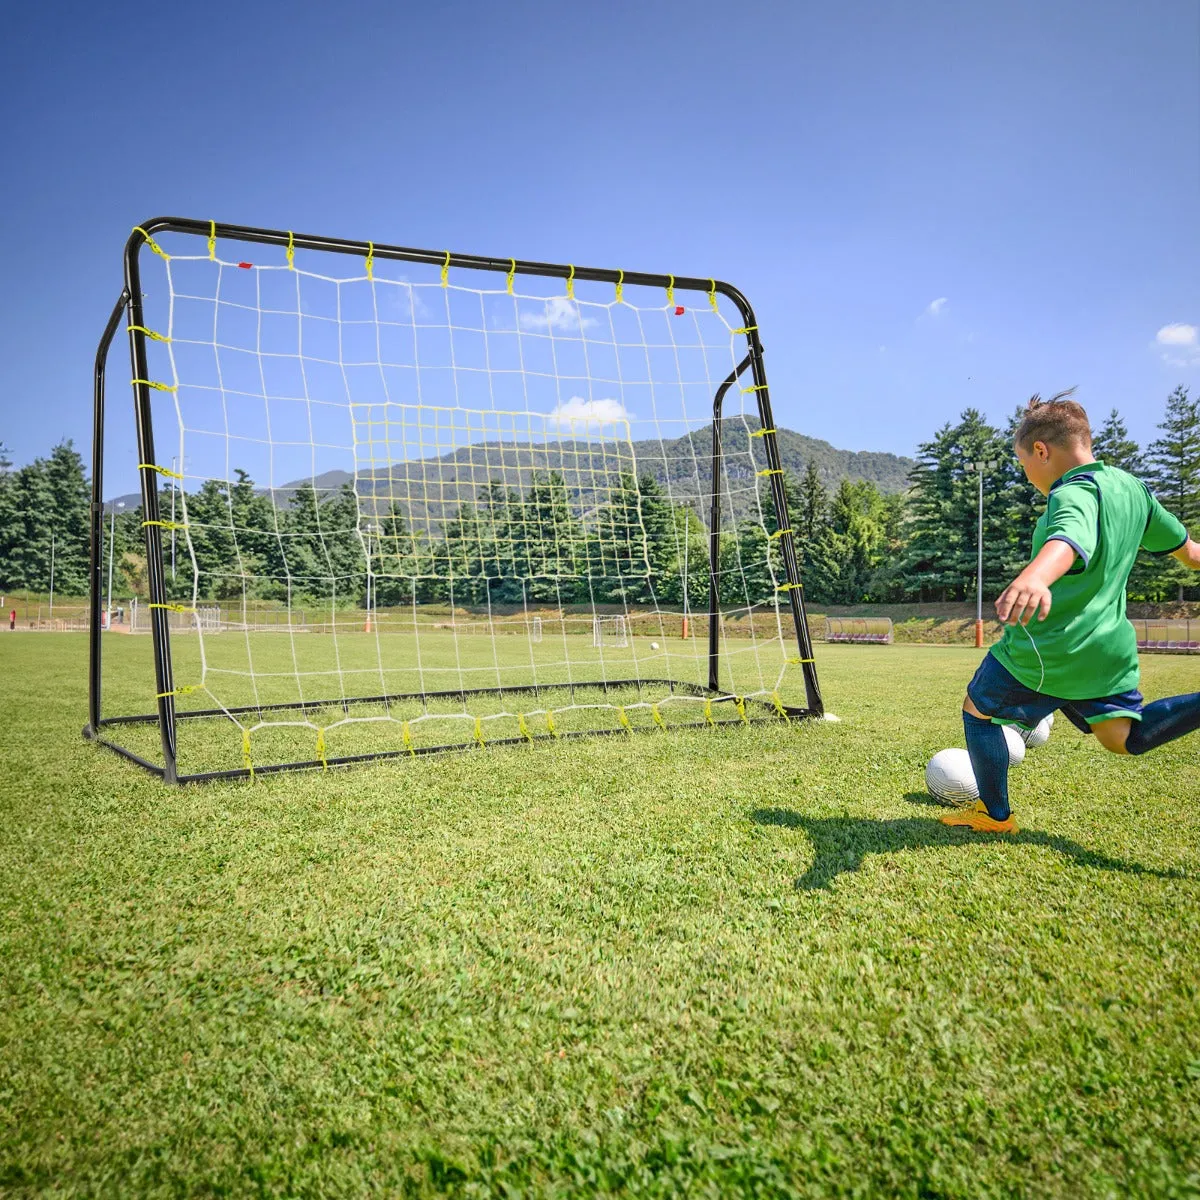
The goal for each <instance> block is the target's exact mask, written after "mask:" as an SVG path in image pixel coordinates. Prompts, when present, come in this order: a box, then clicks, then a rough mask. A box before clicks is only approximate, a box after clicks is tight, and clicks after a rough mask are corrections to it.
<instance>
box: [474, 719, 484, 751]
mask: <svg viewBox="0 0 1200 1200" xmlns="http://www.w3.org/2000/svg"><path fill="white" fill-rule="evenodd" d="M475 741H476V742H478V743H479V745H480V746H484V745H486V744H487V743H486V742H484V740H483V718H482V717H476V718H475Z"/></svg>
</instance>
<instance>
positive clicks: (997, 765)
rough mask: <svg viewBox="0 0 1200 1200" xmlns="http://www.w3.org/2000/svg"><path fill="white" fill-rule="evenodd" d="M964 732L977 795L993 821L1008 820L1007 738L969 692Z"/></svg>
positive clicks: (964, 718)
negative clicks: (973, 701) (985, 714)
mask: <svg viewBox="0 0 1200 1200" xmlns="http://www.w3.org/2000/svg"><path fill="white" fill-rule="evenodd" d="M963 732H964V733H965V734H966V735H967V753H968V754H969V755H970V756H971V768H972V770H974V772H975V783H976V786H977V787H978V788H979V798H980V800H982V801H983V803H984V807H986V808H987V810H988V816H989V817H991V818H992V820H993V821H1007V820H1008V818H1009V815H1010V813H1011V809H1010V808H1009V803H1008V740H1007V738H1005V736H1004V727H1003V726H1002V725H996V724H994V723H993V721H992V719H991V717H985V716H984V715H983V714H982V713H980V711H979V709H978V708H976V707H975V705H974V704H973V703H972V701H971V698H970V697H969V696H968V697H967V699H966V700H965V701H964V702H963Z"/></svg>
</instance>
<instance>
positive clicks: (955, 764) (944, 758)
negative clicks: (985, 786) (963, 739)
mask: <svg viewBox="0 0 1200 1200" xmlns="http://www.w3.org/2000/svg"><path fill="white" fill-rule="evenodd" d="M925 786H926V787H927V788H928V789H929V794H930V795H931V796H936V797H937V798H938V799H939V800H945V801H946V803H947V804H953V805H956V806H957V807H959V808H969V807H970V806H971V805H972V804H974V803H975V801H976V800H978V799H979V785H978V784H977V783H976V782H975V771H974V770H973V769H972V767H971V756H970V755H969V754H968V753H967V752H966V751H965V750H958V749H952V750H939V751H938V752H937V753H936V754H935V755H934V756H933V757H932V758H931V759H930V760H929V766H927V767H926V768H925Z"/></svg>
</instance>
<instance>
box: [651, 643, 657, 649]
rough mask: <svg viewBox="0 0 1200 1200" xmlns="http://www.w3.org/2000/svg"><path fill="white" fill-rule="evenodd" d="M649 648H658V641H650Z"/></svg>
mask: <svg viewBox="0 0 1200 1200" xmlns="http://www.w3.org/2000/svg"><path fill="white" fill-rule="evenodd" d="M650 649H651V650H657V649H658V643H657V642H651V643H650Z"/></svg>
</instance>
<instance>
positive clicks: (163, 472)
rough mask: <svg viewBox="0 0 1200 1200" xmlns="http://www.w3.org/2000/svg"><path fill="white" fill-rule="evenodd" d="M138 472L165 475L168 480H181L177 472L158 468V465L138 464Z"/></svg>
mask: <svg viewBox="0 0 1200 1200" xmlns="http://www.w3.org/2000/svg"><path fill="white" fill-rule="evenodd" d="M138 470H139V471H157V472H158V473H159V474H160V475H166V476H167V477H168V478H170V479H182V478H183V476H182V475H180V473H179V472H178V471H169V470H168V469H167V468H166V467H160V466H159V465H158V463H138Z"/></svg>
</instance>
